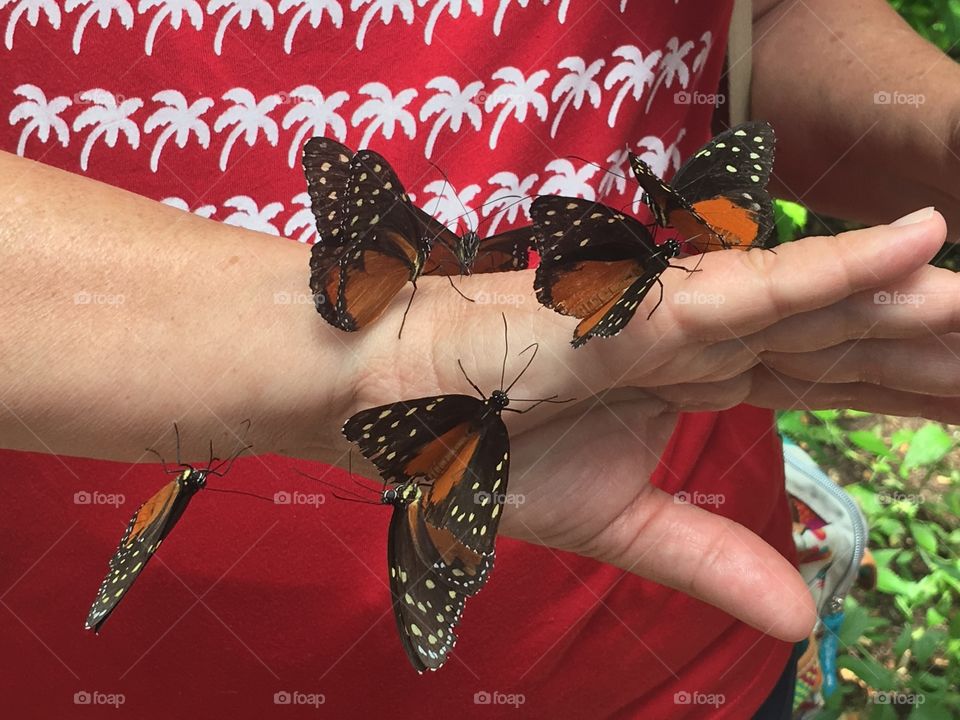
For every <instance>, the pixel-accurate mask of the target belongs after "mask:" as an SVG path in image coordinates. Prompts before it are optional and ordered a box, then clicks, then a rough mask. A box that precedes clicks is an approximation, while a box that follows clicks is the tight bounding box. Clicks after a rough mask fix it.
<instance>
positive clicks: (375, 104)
mask: <svg viewBox="0 0 960 720" xmlns="http://www.w3.org/2000/svg"><path fill="white" fill-rule="evenodd" d="M360 92H361V93H362V94H364V95H369V96H370V99H369V100H367V101H366V102H364V103H363V105H361V106H360V107H358V108H357V109H356V110H355V111H354V113H353V117H351V118H350V123H351V124H352V125H353V126H354V127H359V126H360V124H361V123H363V122H366V121H367V120H369V121H370V124H369V125H367V129H366V130H365V131H364V133H363V138H362V139H361V140H360V145H359V147H360V148H365V147H368V146H369V145H370V140H371V139H373V135H374V133H376V132H377V131H378V130H380V131H381V132H382V133H383V136H384V137H385V138H386V139H387V140H391V139H392V138H393V133H394V131H395V130H396V127H397V124H398V123H399V124H400V127H401V128H402V129H403V132H404V133H405V134H406V136H407V137H408V138H410V139H411V140H413V138H414V137H415V136H416V134H417V121H416V120H415V119H414V117H413V115H412V114H411V113H410V111H408V110H406V109H405V108H406V107H407V105H409V104H410V102H411V101H412V100H413V99H414V98H415V97H416V96H417V91H416V90H414V89H413V88H408V89H407V90H401V91H400V92H398V93H397V94H396V95H393V93H391V92H390V88H388V87H387V86H386V85H384V84H383V83H380V82H372V83H367V84H366V85H364V86H363V87H362V88H360Z"/></svg>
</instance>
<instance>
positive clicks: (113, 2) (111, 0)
mask: <svg viewBox="0 0 960 720" xmlns="http://www.w3.org/2000/svg"><path fill="white" fill-rule="evenodd" d="M81 5H86V6H87V8H86V9H85V10H84V11H83V12H82V13H81V14H80V19H79V20H77V27H76V28H75V29H74V31H73V53H74V55H79V54H80V45H81V44H82V43H83V31H84V30H86V28H87V25H88V24H89V22H90V21H91V20H93V17H94V16H95V15H96V17H97V24H98V25H99V26H100V27H101V28H104V29H106V27H107V25H109V24H110V20H111V18H113V14H114V13H116V14H117V17H118V18H119V19H120V24H121V25H123V27H125V28H126V29H127V30H129V29H130V28H132V27H133V8H132V7H130V3H129V2H127V0H67V2H66V3H65V4H64V6H63V9H64V10H66V11H67V12H73V11H74V10H76V9H77V8H78V7H80V6H81Z"/></svg>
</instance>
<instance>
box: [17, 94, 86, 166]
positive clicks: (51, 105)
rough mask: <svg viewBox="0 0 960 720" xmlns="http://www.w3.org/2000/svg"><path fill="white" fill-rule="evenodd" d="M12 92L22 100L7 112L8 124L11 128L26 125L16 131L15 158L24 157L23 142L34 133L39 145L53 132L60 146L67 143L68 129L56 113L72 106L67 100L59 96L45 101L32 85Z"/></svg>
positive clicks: (64, 145)
mask: <svg viewBox="0 0 960 720" xmlns="http://www.w3.org/2000/svg"><path fill="white" fill-rule="evenodd" d="M13 92H14V94H16V95H19V96H20V97H22V98H24V100H23V102H21V103H19V104H17V105H15V106H14V108H13V110H11V111H10V118H9V122H10V124H11V125H16V124H17V123H18V122H21V121H24V120H26V124H25V125H24V126H23V129H22V130H21V131H20V140H19V142H17V155H19V156H21V157H23V156H24V152H26V149H27V139H28V138H29V137H30V135H32V134H33V133H36V134H37V137H39V138H40V142H42V143H45V142H47V140H48V139H49V138H50V131H51V130H53V132H54V133H56V135H57V140H59V141H60V144H61V145H62V146H63V147H66V146H67V145H68V144H69V143H70V128H69V127H67V123H66V122H64V121H63V118H61V117H60V113H62V112H63V111H64V110H66V109H67V107H69V106H70V105H71V104H72V103H71V102H70V98H68V97H65V96H63V95H59V96H57V97H54V98H50V100H49V101H48V100H47V96H46V95H44V93H43V90H41V89H40V88H38V87H37V86H36V85H20V86H18V87H16V88H14V91H13Z"/></svg>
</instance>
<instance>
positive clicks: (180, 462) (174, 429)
mask: <svg viewBox="0 0 960 720" xmlns="http://www.w3.org/2000/svg"><path fill="white" fill-rule="evenodd" d="M173 432H174V434H175V435H176V436H177V465H183V462H182V461H181V460H180V428H178V427H177V424H176V423H174V424H173Z"/></svg>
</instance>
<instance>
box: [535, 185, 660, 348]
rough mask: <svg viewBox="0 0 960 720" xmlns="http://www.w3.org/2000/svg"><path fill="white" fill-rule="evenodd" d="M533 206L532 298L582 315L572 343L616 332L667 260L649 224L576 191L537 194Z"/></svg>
mask: <svg viewBox="0 0 960 720" xmlns="http://www.w3.org/2000/svg"><path fill="white" fill-rule="evenodd" d="M531 214H532V217H533V221H534V225H535V227H536V229H537V240H538V249H539V251H540V265H539V266H538V267H537V273H536V277H535V280H534V289H535V290H536V293H537V299H538V300H539V301H540V303H541V304H543V305H545V306H547V307H549V308H552V309H554V310H556V311H557V312H559V313H561V314H562V315H572V316H574V317H577V318H580V319H581V323H580V324H579V325H578V326H577V329H576V330H575V331H574V339H573V345H574V347H579V346H580V345H582V344H583V343H585V342H586V341H587V340H588V339H589V338H591V337H593V336H595V335H601V336H606V337H609V336H612V335H616V334H617V333H618V332H620V331H621V330H622V329H623V328H624V326H625V325H626V324H627V322H628V321H629V320H630V318H631V317H633V314H634V313H635V311H636V309H637V307H638V306H639V304H640V303H641V302H642V301H643V298H644V297H645V296H646V294H647V292H648V291H649V290H650V287H651V286H652V285H653V283H655V282H656V281H657V280H658V279H659V277H660V273H662V272H663V271H664V270H665V269H666V267H667V260H666V259H665V257H664V254H663V251H662V250H661V249H660V248H658V246H657V245H655V244H654V242H653V239H652V237H651V236H650V233H649V231H648V230H647V229H646V227H645V226H644V225H643V224H641V223H640V222H639V221H637V220H635V219H634V218H631V217H629V216H628V215H624V214H623V213H620V212H618V211H616V210H614V209H613V208H609V207H606V206H605V205H601V204H599V203H592V202H589V201H586V200H580V199H577V198H565V197H558V196H543V197H540V198H537V200H535V201H534V202H533V205H532V207H531Z"/></svg>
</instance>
